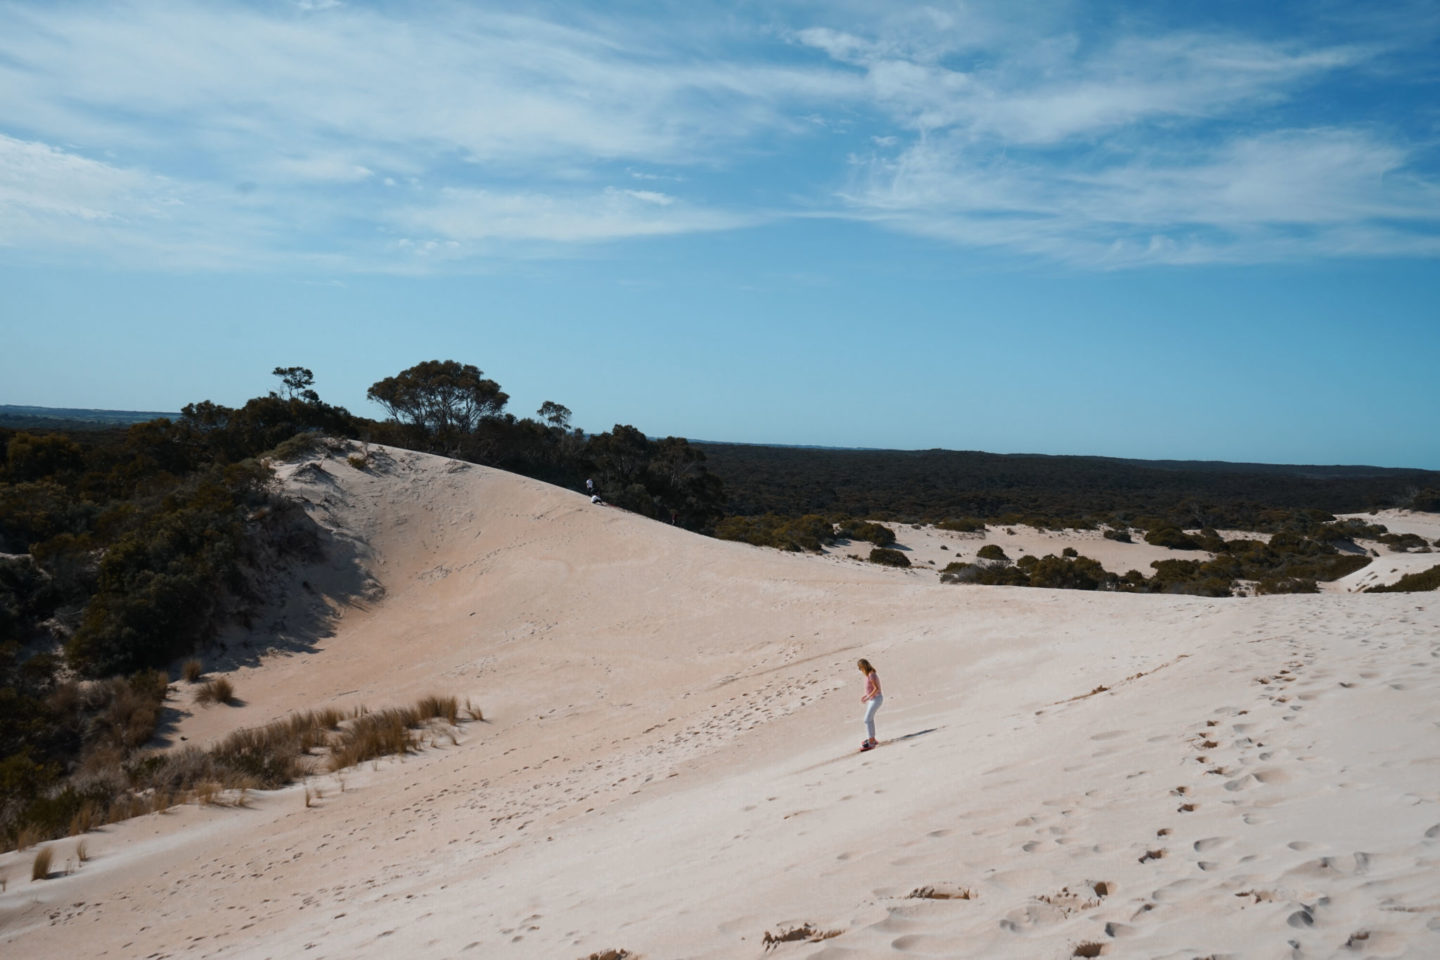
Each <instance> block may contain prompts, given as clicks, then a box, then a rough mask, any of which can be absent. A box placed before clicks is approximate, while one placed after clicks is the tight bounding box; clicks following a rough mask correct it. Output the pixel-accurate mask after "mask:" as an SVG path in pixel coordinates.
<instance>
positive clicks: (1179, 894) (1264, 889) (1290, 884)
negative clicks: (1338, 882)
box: [874, 614, 1440, 960]
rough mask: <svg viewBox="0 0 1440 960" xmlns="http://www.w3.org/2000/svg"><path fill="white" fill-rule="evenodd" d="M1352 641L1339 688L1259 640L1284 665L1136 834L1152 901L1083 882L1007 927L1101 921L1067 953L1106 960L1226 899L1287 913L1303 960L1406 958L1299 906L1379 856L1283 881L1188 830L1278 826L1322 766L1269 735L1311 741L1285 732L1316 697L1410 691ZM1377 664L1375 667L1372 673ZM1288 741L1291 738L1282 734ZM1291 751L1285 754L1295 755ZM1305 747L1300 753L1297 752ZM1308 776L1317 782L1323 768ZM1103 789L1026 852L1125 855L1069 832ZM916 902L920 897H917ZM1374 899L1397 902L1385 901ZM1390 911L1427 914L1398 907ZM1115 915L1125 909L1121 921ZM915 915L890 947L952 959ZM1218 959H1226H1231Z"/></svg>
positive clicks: (1028, 908) (1282, 936) (1314, 862)
mask: <svg viewBox="0 0 1440 960" xmlns="http://www.w3.org/2000/svg"><path fill="white" fill-rule="evenodd" d="M1316 616H1319V615H1318V614H1317V615H1316ZM1314 625H1315V624H1309V625H1308V626H1314ZM1306 627H1307V625H1306V624H1302V625H1301V627H1300V630H1299V631H1298V632H1300V633H1302V634H1303V632H1304V630H1305V629H1306ZM1349 639H1353V640H1354V641H1355V642H1357V643H1358V644H1360V645H1361V646H1369V645H1372V644H1373V646H1374V647H1375V654H1374V655H1373V656H1372V657H1371V658H1370V659H1369V660H1368V661H1362V664H1361V667H1362V668H1361V669H1360V670H1358V671H1357V672H1356V674H1355V676H1354V677H1352V678H1347V679H1344V680H1338V679H1336V678H1335V677H1334V675H1333V674H1332V673H1331V672H1330V671H1328V670H1326V669H1324V668H1320V667H1317V665H1316V659H1317V658H1316V655H1315V654H1314V653H1313V652H1310V651H1307V650H1305V649H1304V647H1303V646H1302V644H1301V642H1300V641H1297V640H1295V639H1288V638H1286V639H1280V638H1274V637H1262V638H1261V639H1260V640H1258V641H1256V642H1258V643H1264V644H1266V646H1267V647H1269V648H1270V649H1271V650H1273V649H1274V648H1275V647H1279V648H1280V649H1281V650H1282V651H1283V653H1282V656H1283V657H1284V660H1283V663H1282V664H1281V665H1280V666H1278V667H1277V668H1272V669H1270V670H1268V671H1266V672H1263V673H1258V674H1254V675H1253V677H1252V679H1251V681H1250V685H1251V687H1252V689H1254V688H1255V687H1258V696H1257V698H1256V699H1255V700H1254V701H1253V702H1252V703H1251V704H1250V705H1249V706H1248V707H1246V708H1235V707H1224V708H1220V709H1217V710H1216V711H1214V714H1213V715H1212V716H1211V717H1209V718H1205V719H1202V720H1200V721H1199V722H1198V723H1197V724H1196V726H1195V727H1194V728H1193V729H1192V730H1190V731H1189V732H1188V733H1187V734H1186V736H1185V743H1186V749H1187V754H1186V756H1185V758H1184V760H1183V762H1182V764H1181V770H1182V771H1184V772H1185V774H1184V776H1183V777H1182V778H1181V779H1184V780H1186V781H1187V782H1184V783H1177V784H1176V785H1175V786H1173V787H1172V788H1171V789H1170V791H1169V799H1170V800H1171V801H1172V802H1173V803H1174V807H1173V809H1174V817H1175V819H1174V820H1173V821H1172V822H1171V823H1170V824H1167V825H1163V826H1157V827H1156V828H1155V829H1154V830H1153V832H1152V833H1150V834H1147V835H1144V836H1142V837H1139V838H1137V840H1136V841H1135V844H1134V846H1133V847H1131V848H1130V849H1133V850H1135V851H1137V852H1136V853H1135V860H1136V861H1137V862H1138V864H1139V865H1141V866H1144V867H1146V868H1147V869H1150V868H1153V869H1157V870H1161V871H1163V872H1162V873H1160V874H1158V875H1157V879H1161V880H1163V882H1161V883H1160V884H1159V885H1158V886H1156V887H1155V888H1154V889H1152V890H1151V891H1150V892H1149V894H1148V896H1141V897H1139V898H1138V899H1131V900H1128V901H1124V900H1120V899H1118V898H1115V897H1114V896H1113V895H1114V894H1115V893H1116V890H1117V885H1116V884H1115V883H1114V882H1112V881H1105V880H1102V881H1085V882H1083V883H1079V884H1078V885H1071V886H1065V887H1062V888H1061V889H1060V890H1058V891H1055V892H1053V893H1043V894H1040V895H1035V896H1031V897H1029V898H1028V899H1027V900H1026V902H1025V903H1023V904H1022V905H1020V906H1018V907H1016V908H1014V909H1011V910H1009V911H1008V912H1007V913H1005V914H1004V915H1003V916H1002V917H1001V919H1000V921H999V923H1000V927H1001V929H1002V930H1004V931H1007V932H1010V933H1023V932H1025V931H1027V930H1031V929H1035V928H1038V927H1045V926H1050V925H1053V924H1057V923H1061V922H1064V921H1066V920H1069V919H1070V918H1072V917H1073V916H1076V915H1080V916H1083V918H1084V919H1085V920H1087V921H1093V922H1094V923H1095V924H1096V929H1095V931H1094V935H1093V939H1089V940H1082V941H1080V942H1076V943H1073V944H1072V945H1071V946H1072V947H1073V952H1072V953H1070V954H1069V955H1070V956H1077V957H1094V956H1102V955H1104V954H1106V953H1109V952H1110V951H1111V950H1113V949H1114V946H1113V944H1114V943H1115V941H1116V940H1117V939H1121V938H1125V937H1131V936H1135V935H1137V934H1139V933H1140V932H1141V931H1142V929H1143V927H1144V925H1146V924H1150V923H1159V922H1163V920H1162V919H1161V914H1163V911H1161V912H1160V914H1157V913H1156V911H1157V908H1159V907H1162V906H1164V904H1165V903H1166V902H1167V901H1173V900H1179V899H1183V898H1187V897H1191V896H1195V895H1206V896H1207V898H1211V897H1215V898H1219V902H1220V903H1222V905H1223V904H1224V903H1227V902H1228V903H1229V904H1230V905H1231V906H1232V907H1233V908H1234V909H1236V910H1245V909H1247V908H1257V907H1266V908H1267V909H1271V910H1274V909H1275V908H1276V907H1277V906H1278V907H1279V910H1278V914H1277V915H1278V916H1280V917H1283V924H1284V926H1283V927H1280V926H1277V927H1276V928H1275V935H1276V937H1277V942H1276V943H1275V947H1277V948H1280V949H1282V950H1286V949H1288V955H1289V956H1290V957H1293V958H1296V960H1299V958H1302V957H1305V956H1312V955H1319V956H1325V955H1330V954H1333V953H1334V952H1335V951H1336V950H1337V949H1343V950H1345V951H1347V952H1348V951H1355V952H1356V953H1355V955H1357V956H1394V955H1398V954H1396V953H1394V952H1391V951H1395V950H1403V942H1402V941H1401V940H1400V938H1399V936H1398V934H1396V933H1394V932H1391V931H1386V930H1383V929H1371V928H1361V929H1356V930H1353V931H1351V932H1349V933H1348V935H1346V934H1341V935H1340V936H1339V938H1338V939H1337V937H1336V934H1335V932H1334V931H1333V930H1330V931H1326V932H1324V933H1323V934H1322V933H1321V931H1320V930H1319V929H1317V920H1316V917H1317V915H1318V914H1320V913H1321V912H1322V911H1324V910H1325V908H1326V907H1327V906H1328V905H1329V904H1330V902H1331V901H1330V899H1329V898H1328V897H1326V896H1323V895H1315V896H1310V897H1305V898H1304V899H1300V898H1301V897H1302V896H1304V895H1303V894H1302V893H1301V892H1300V891H1303V890H1308V889H1315V886H1314V884H1310V883H1306V882H1305V881H1306V880H1307V879H1310V880H1319V881H1322V882H1323V881H1325V880H1329V879H1333V878H1334V877H1337V876H1357V877H1364V876H1367V874H1368V871H1370V869H1371V861H1372V859H1373V857H1372V855H1369V854H1366V853H1362V852H1356V853H1354V854H1353V855H1349V856H1346V857H1343V858H1340V857H1331V856H1320V857H1312V858H1310V859H1302V860H1300V862H1298V863H1297V864H1296V865H1294V866H1291V867H1289V868H1287V869H1283V870H1281V871H1280V872H1279V873H1278V874H1276V875H1273V876H1261V875H1257V874H1253V873H1246V872H1244V871H1245V864H1247V863H1248V862H1250V861H1253V860H1255V859H1257V858H1256V856H1255V855H1254V854H1249V855H1245V856H1240V857H1238V858H1236V857H1235V856H1234V855H1233V854H1229V851H1230V850H1231V849H1232V848H1233V847H1234V846H1235V845H1236V840H1235V838H1233V837H1231V836H1226V835H1208V834H1210V833H1213V831H1214V828H1213V824H1214V817H1213V816H1212V817H1208V818H1205V822H1206V823H1207V824H1209V825H1210V826H1209V827H1208V828H1206V829H1202V830H1201V831H1195V830H1193V829H1191V828H1189V827H1188V824H1189V823H1191V822H1195V821H1194V820H1193V818H1190V817H1188V816H1187V815H1191V814H1195V813H1196V812H1197V811H1200V810H1202V809H1209V808H1211V807H1213V806H1215V805H1225V806H1227V807H1230V808H1232V809H1233V815H1234V816H1235V817H1237V818H1238V821H1239V822H1238V823H1237V824H1236V826H1237V828H1241V827H1242V825H1244V826H1263V825H1267V824H1271V823H1274V822H1276V821H1275V819H1274V818H1275V817H1278V813H1276V812H1275V810H1274V808H1275V807H1276V806H1278V805H1280V804H1283V803H1284V801H1285V799H1286V797H1285V791H1284V789H1283V788H1284V786H1285V785H1286V784H1287V783H1290V782H1291V781H1292V779H1293V777H1294V774H1292V773H1291V770H1292V769H1293V764H1296V763H1303V764H1313V762H1314V761H1316V760H1317V758H1314V757H1308V756H1305V755H1303V754H1301V755H1278V754H1281V752H1282V748H1279V747H1276V746H1274V745H1272V744H1271V743H1270V742H1269V740H1270V738H1271V737H1276V738H1279V739H1283V740H1284V742H1285V743H1287V744H1291V745H1295V744H1299V743H1303V742H1304V738H1303V736H1302V737H1298V738H1297V737H1295V736H1293V734H1294V733H1295V732H1296V731H1295V730H1292V729H1282V727H1281V725H1282V724H1283V725H1286V727H1287V728H1288V727H1292V726H1293V727H1297V728H1298V727H1303V726H1304V716H1305V714H1304V711H1305V709H1306V707H1307V706H1308V705H1310V704H1311V703H1313V702H1314V701H1315V700H1317V699H1318V698H1320V697H1322V696H1326V695H1333V693H1334V692H1341V691H1344V690H1348V689H1354V688H1356V687H1358V686H1362V685H1365V684H1369V683H1383V684H1386V685H1387V686H1389V687H1390V688H1392V689H1395V690H1403V689H1405V688H1406V684H1405V680H1404V679H1403V678H1401V679H1386V678H1385V677H1384V676H1383V675H1382V671H1381V669H1380V667H1381V663H1382V658H1381V655H1382V654H1384V653H1385V652H1386V650H1387V646H1388V644H1387V643H1386V642H1383V641H1372V640H1370V639H1367V638H1366V637H1364V636H1360V635H1358V634H1354V635H1351V636H1350V637H1349ZM1427 645H1428V657H1429V659H1431V660H1434V659H1440V642H1434V641H1430V642H1428V644H1427ZM1262 655H1271V656H1273V653H1271V652H1270V651H1268V650H1267V651H1266V653H1265V654H1262ZM1383 662H1384V663H1387V664H1390V665H1393V656H1391V657H1386V658H1384V659H1383ZM1272 663H1273V661H1272ZM1411 666H1412V667H1413V668H1423V669H1426V670H1433V669H1434V665H1433V664H1430V663H1425V662H1417V663H1413V664H1411ZM1369 667H1375V668H1376V669H1368V668H1369ZM1122 733H1123V732H1122V731H1113V732H1109V733H1099V734H1096V735H1094V736H1093V737H1092V738H1091V739H1093V740H1097V741H1098V740H1108V739H1113V738H1115V737H1118V736H1120V735H1121V734H1122ZM1282 734H1285V735H1286V736H1283V737H1282V736H1281V735H1282ZM1289 749H1290V748H1286V752H1287V753H1288V752H1289ZM1303 749H1304V748H1303V747H1300V750H1302V751H1303ZM1082 768H1083V764H1077V765H1075V766H1074V767H1067V768H1065V770H1066V772H1072V771H1073V772H1077V773H1078V772H1080V771H1081V770H1082ZM999 772H1002V771H1000V770H991V771H986V772H985V773H986V774H993V773H999ZM1309 772H1310V773H1311V774H1313V772H1314V771H1313V770H1310V771H1309ZM1134 776H1141V774H1135V775H1134ZM1342 786H1343V785H1342ZM1096 793H1097V791H1093V790H1092V791H1088V792H1086V793H1085V794H1083V795H1081V796H1078V797H1069V798H1061V799H1052V800H1047V801H1045V802H1043V803H1042V804H1041V806H1042V808H1045V809H1043V810H1042V811H1039V812H1037V813H1036V814H1034V815H1031V816H1026V817H1023V818H1021V819H1020V820H1018V821H1015V822H1013V824H1012V825H1011V829H1012V830H1013V829H1015V828H1019V829H1033V830H1034V831H1035V833H1034V835H1033V837H1032V838H1031V839H1027V840H1025V841H1023V842H1022V843H1020V844H1019V850H1020V851H1021V852H1022V853H1027V854H1029V853H1036V852H1039V851H1042V850H1046V849H1053V847H1055V846H1064V845H1068V844H1079V845H1080V846H1079V847H1077V849H1076V852H1075V853H1073V854H1072V856H1073V857H1085V858H1088V857H1089V856H1090V855H1100V856H1102V857H1105V856H1108V855H1110V854H1111V853H1114V852H1118V851H1112V850H1109V849H1103V848H1102V846H1101V845H1098V844H1097V845H1093V846H1089V847H1086V846H1085V845H1084V842H1083V841H1082V840H1079V839H1077V838H1076V837H1074V836H1072V835H1071V831H1070V830H1069V829H1067V820H1068V819H1069V818H1071V817H1072V816H1073V815H1075V814H1076V813H1077V812H1081V808H1083V807H1084V806H1085V805H1086V802H1087V801H1089V800H1091V799H1092V798H1093V797H1094V796H1095V795H1096ZM1072 822H1079V821H1072ZM1007 832H1008V831H1006V830H1004V829H1003V828H1001V829H999V830H989V831H983V832H982V831H976V832H975V833H974V834H973V835H972V836H974V837H977V838H979V837H987V836H990V837H993V836H995V835H996V834H997V833H1002V834H1003V833H1007ZM948 833H949V831H945V830H940V831H932V832H931V833H930V834H928V836H930V837H932V838H933V837H938V836H945V835H947V834H948ZM1197 833H1198V834H1200V835H1197ZM1424 836H1425V838H1426V840H1427V841H1440V824H1436V825H1434V826H1433V827H1431V828H1430V829H1429V830H1428V831H1426V832H1425V834H1424ZM1286 847H1287V848H1288V850H1290V851H1293V852H1294V853H1296V854H1300V855H1302V856H1303V855H1306V854H1308V853H1310V852H1311V851H1312V850H1314V849H1315V844H1313V843H1311V842H1309V841H1305V840H1294V841H1291V842H1289V843H1288V844H1286ZM905 859H906V858H903V857H902V858H900V859H899V860H896V861H893V863H894V864H895V865H903V863H904V862H905ZM1177 861H1178V863H1177ZM1182 864H1190V865H1193V867H1194V869H1195V871H1196V876H1184V875H1183V873H1181V874H1177V868H1180V867H1181V865H1182ZM1013 872H1014V873H1023V871H1013ZM999 876H1003V874H1002V875H997V876H996V877H993V878H992V879H998V878H999ZM932 882H933V881H932ZM925 889H930V888H923V887H922V888H917V892H918V890H925ZM997 893H998V894H1000V895H1004V894H1003V886H1002V887H1001V888H1000V889H997V890H992V889H989V888H988V885H985V886H980V887H976V888H974V889H973V891H972V890H970V889H967V890H966V896H965V897H964V898H963V899H967V900H969V899H972V898H973V899H983V898H985V897H986V896H988V895H994V894H997ZM910 896H911V897H912V898H913V897H914V896H916V893H912V894H911V895H910ZM956 899H959V898H956ZM1375 899H1377V900H1380V902H1389V901H1387V900H1385V899H1383V898H1380V897H1379V896H1378V895H1376V896H1375ZM1390 899H1391V900H1393V898H1390ZM1267 905H1268V906H1267ZM1383 909H1390V910H1406V909H1425V908H1410V907H1402V906H1398V905H1397V906H1391V907H1386V908H1383ZM1117 911H1119V912H1120V913H1119V916H1118V917H1117V916H1116V914H1117ZM910 913H911V911H910V909H909V908H908V907H907V906H905V905H904V902H903V901H902V903H901V904H900V905H897V906H896V907H893V908H891V910H890V916H889V917H887V918H886V919H885V920H884V921H881V922H880V923H879V924H876V925H875V928H874V929H876V930H883V931H889V932H891V933H892V934H899V935H898V936H895V937H894V939H892V940H891V941H890V947H891V948H892V949H893V950H896V951H899V952H902V953H911V954H920V955H934V956H943V955H949V951H952V950H953V947H954V943H955V941H954V939H953V937H949V936H937V935H934V934H932V933H924V932H920V929H919V925H918V924H916V923H915V922H914V921H912V920H911V919H910ZM1215 920H1216V922H1217V923H1222V924H1223V922H1224V921H1223V916H1217V917H1216V918H1215ZM1429 929H1431V930H1435V931H1437V932H1440V919H1436V920H1432V921H1431V923H1430V927H1429ZM1282 941H1283V947H1282V946H1281V942H1282ZM1202 955H1203V951H1202ZM1212 956H1213V957H1215V958H1219V957H1221V956H1223V955H1222V954H1212Z"/></svg>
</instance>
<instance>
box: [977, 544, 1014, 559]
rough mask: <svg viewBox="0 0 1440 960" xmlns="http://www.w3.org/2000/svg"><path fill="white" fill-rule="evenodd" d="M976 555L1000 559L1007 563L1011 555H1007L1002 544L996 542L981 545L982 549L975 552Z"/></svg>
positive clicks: (982, 557)
mask: <svg viewBox="0 0 1440 960" xmlns="http://www.w3.org/2000/svg"><path fill="white" fill-rule="evenodd" d="M975 556H977V557H979V558H980V559H981V560H999V561H1002V562H1006V563H1008V562H1009V560H1010V558H1009V557H1007V556H1005V551H1004V550H1002V549H1001V548H1000V545H999V544H995V543H987V544H985V546H983V547H981V548H980V550H979V551H978V552H977V553H976V554H975Z"/></svg>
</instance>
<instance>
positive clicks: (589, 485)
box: [585, 477, 595, 497]
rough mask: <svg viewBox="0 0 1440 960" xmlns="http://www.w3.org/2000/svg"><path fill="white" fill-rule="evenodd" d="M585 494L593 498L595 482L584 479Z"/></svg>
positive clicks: (587, 478)
mask: <svg viewBox="0 0 1440 960" xmlns="http://www.w3.org/2000/svg"><path fill="white" fill-rule="evenodd" d="M585 492H586V493H588V494H590V496H592V497H593V496H595V481H594V480H591V479H590V478H589V477H586V478H585Z"/></svg>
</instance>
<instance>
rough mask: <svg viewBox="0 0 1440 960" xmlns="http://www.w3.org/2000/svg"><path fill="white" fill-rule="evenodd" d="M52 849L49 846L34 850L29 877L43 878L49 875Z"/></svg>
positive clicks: (52, 854) (32, 878)
mask: <svg viewBox="0 0 1440 960" xmlns="http://www.w3.org/2000/svg"><path fill="white" fill-rule="evenodd" d="M53 856H54V851H53V850H52V849H50V848H49V847H41V848H40V849H39V850H36V851H35V861H34V862H33V863H32V864H30V879H31V880H45V879H47V878H48V877H49V876H50V859H51V857H53Z"/></svg>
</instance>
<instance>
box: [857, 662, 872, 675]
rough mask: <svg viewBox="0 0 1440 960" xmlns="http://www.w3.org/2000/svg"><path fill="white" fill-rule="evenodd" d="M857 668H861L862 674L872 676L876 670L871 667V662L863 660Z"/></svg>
mask: <svg viewBox="0 0 1440 960" xmlns="http://www.w3.org/2000/svg"><path fill="white" fill-rule="evenodd" d="M856 666H858V667H859V668H860V672H861V673H866V674H870V673H874V672H875V668H874V667H872V666H870V661H869V660H865V659H861V661H860V662H859V663H858V664H856Z"/></svg>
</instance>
